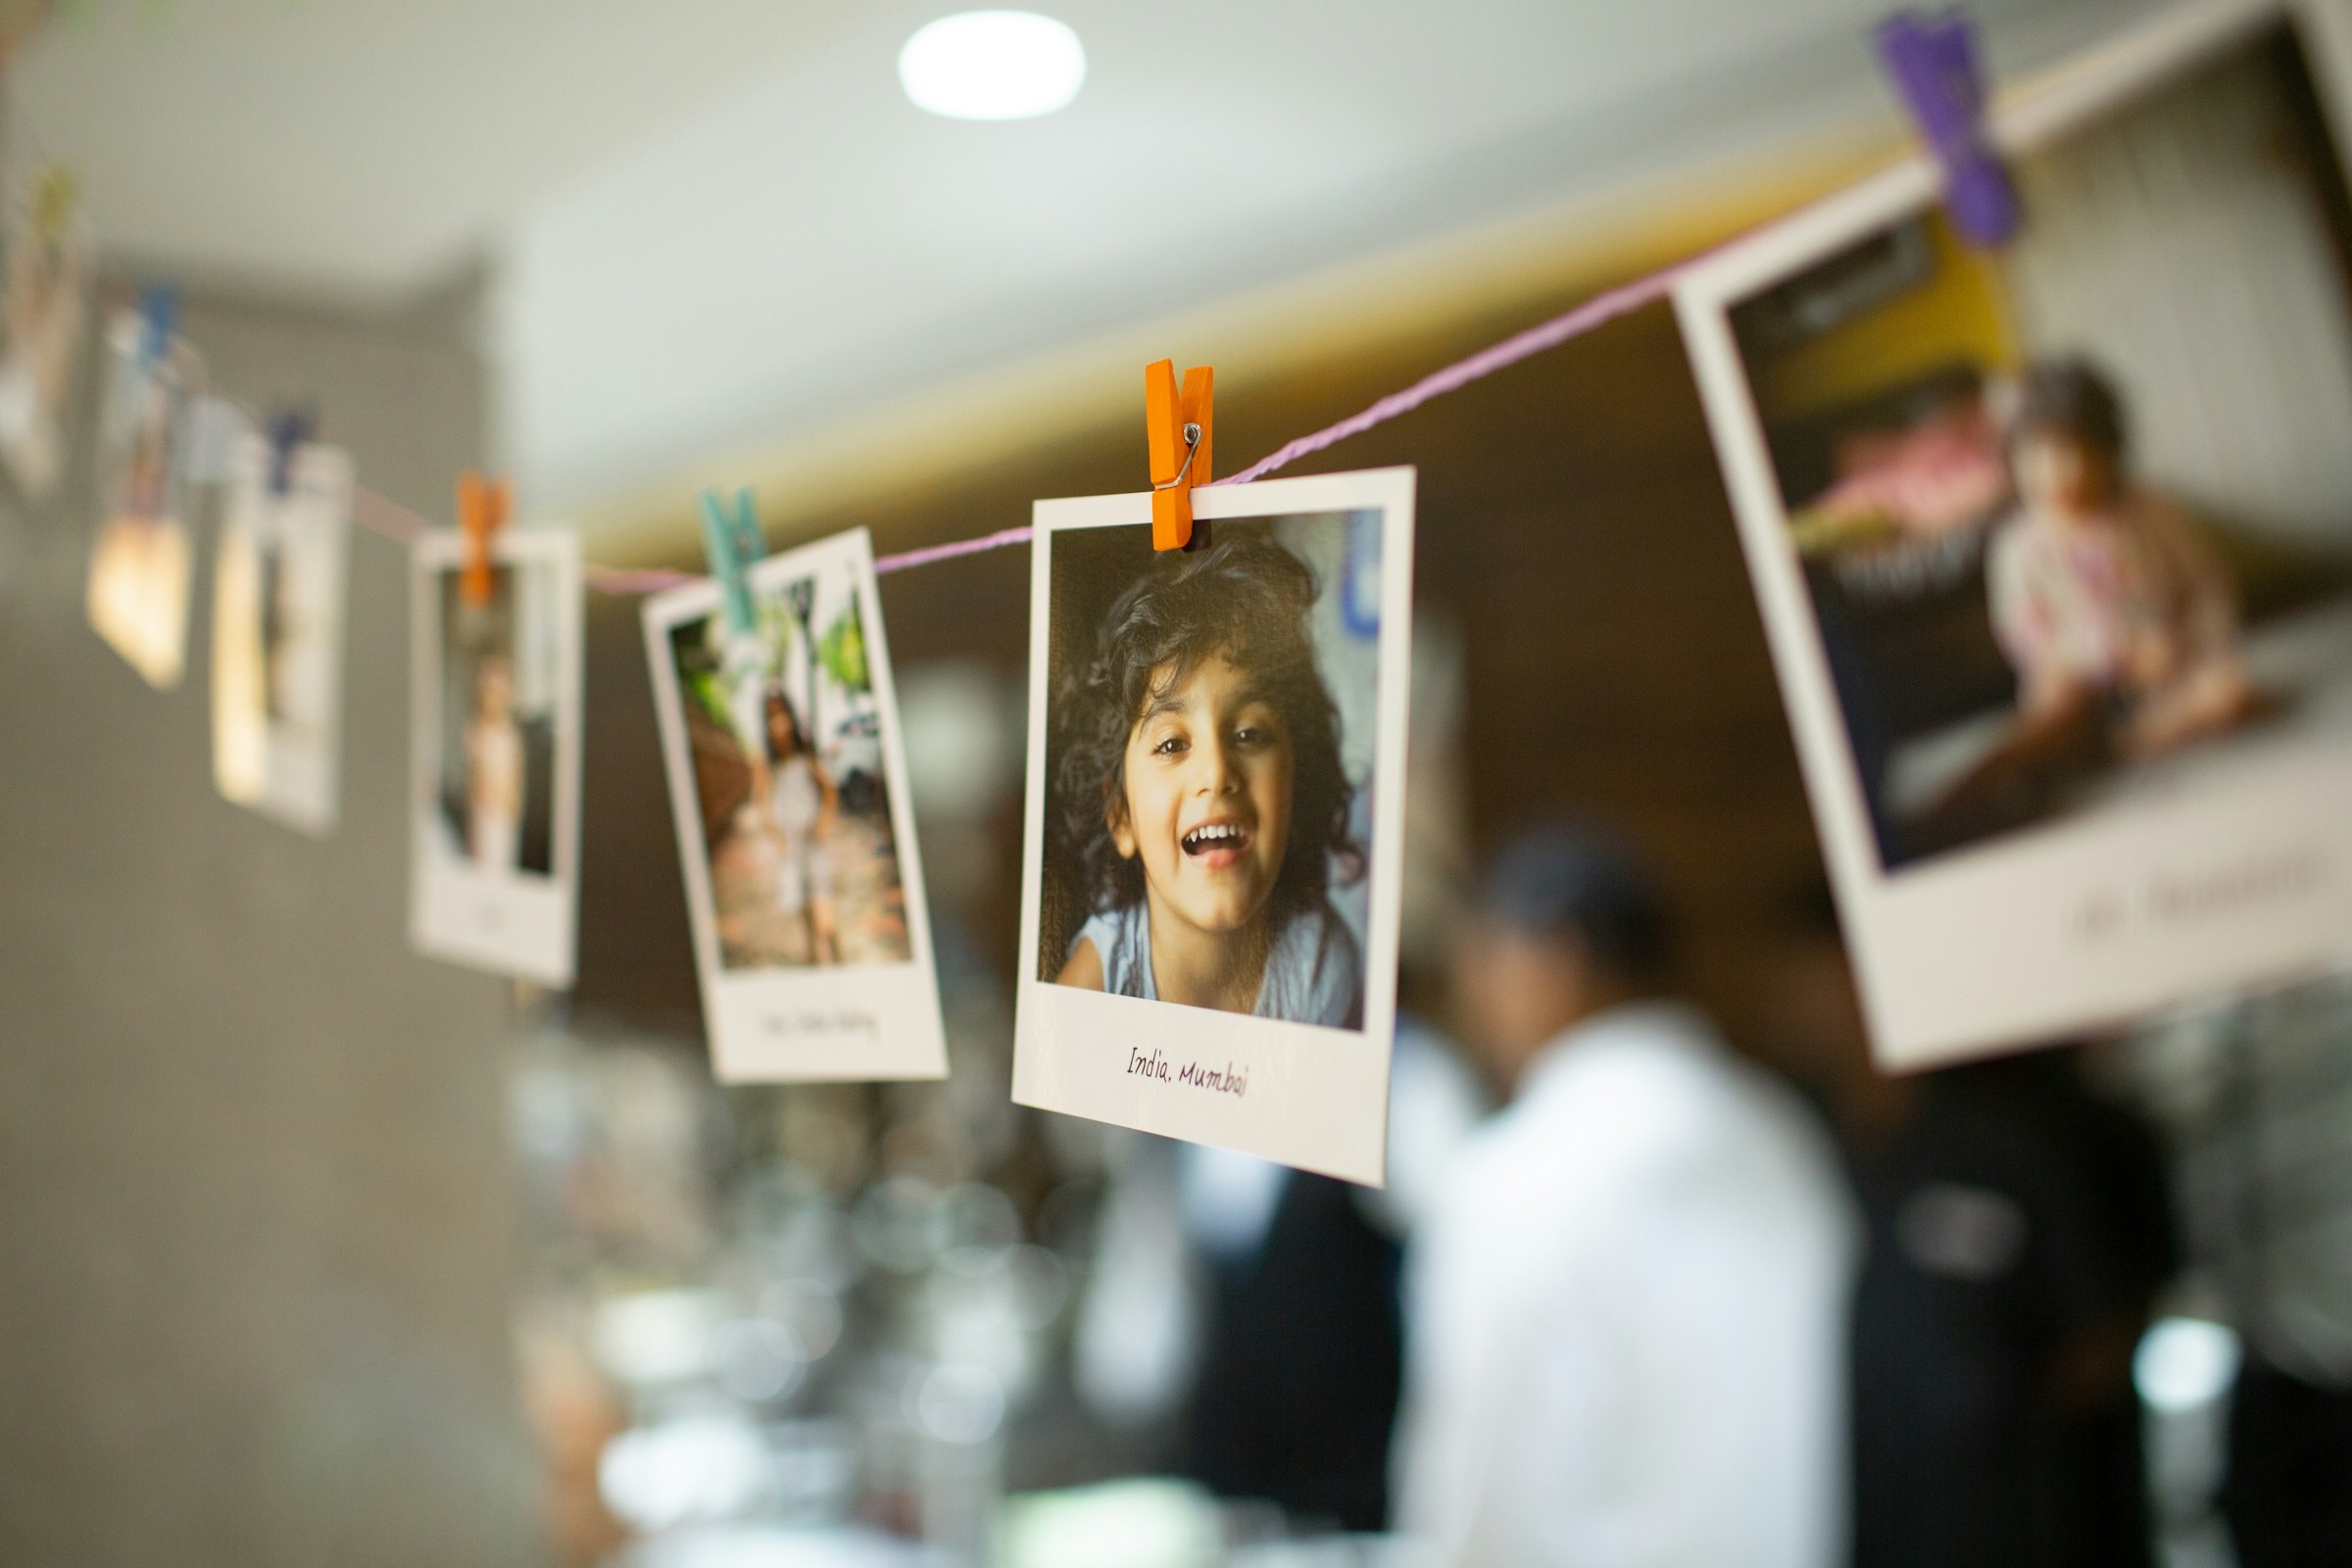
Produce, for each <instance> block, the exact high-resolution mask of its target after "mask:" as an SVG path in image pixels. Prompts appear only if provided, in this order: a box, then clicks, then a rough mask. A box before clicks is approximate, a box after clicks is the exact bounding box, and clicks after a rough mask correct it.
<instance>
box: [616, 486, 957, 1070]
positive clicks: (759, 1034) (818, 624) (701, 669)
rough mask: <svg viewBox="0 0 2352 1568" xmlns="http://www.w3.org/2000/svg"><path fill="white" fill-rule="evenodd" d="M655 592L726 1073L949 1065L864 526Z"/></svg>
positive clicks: (690, 879) (706, 971) (696, 898)
mask: <svg viewBox="0 0 2352 1568" xmlns="http://www.w3.org/2000/svg"><path fill="white" fill-rule="evenodd" d="M745 587H746V589H747V592H746V593H745V594H743V595H742V596H741V597H740V598H737V599H735V600H734V602H732V603H730V602H729V596H728V595H727V594H725V593H724V592H723V591H722V590H721V588H720V586H719V585H718V584H717V583H715V582H701V583H695V584H692V585H690V586H687V587H683V588H677V589H673V590H671V591H669V592H667V593H663V594H660V595H657V596H656V597H654V598H653V599H651V600H649V601H647V603H646V606H645V635H646V648H647V654H648V656H649V658H650V659H651V660H652V664H653V683H654V704H655V710H656V711H657V713H658V714H659V716H660V719H661V724H662V756H663V760H664V763H665V764H666V767H667V770H668V774H669V793H670V803H671V806H672V808H673V809H674V810H675V812H676V816H677V830H678V853H679V855H680V857H681V858H682V859H683V861H684V868H685V875H686V900H687V908H688V913H689V916H690V920H691V924H692V926H693V930H694V950H695V963H696V968H697V970H698V972H699V974H700V976H701V980H702V997H703V1021H704V1027H705V1030H706V1031H707V1033H708V1034H709V1036H710V1041H711V1064H712V1069H713V1071H714V1072H715V1073H716V1075H717V1076H718V1077H719V1078H720V1079H721V1080H724V1081H726V1082H730V1083H748V1082H787V1081H795V1080H811V1079H886V1078H938V1077H943V1076H945V1074H946V1072H947V1067H948V1058H947V1035H946V1028H945V1025H944V1024H943V1022H942V1021H941V1016H940V1008H939V988H938V981H937V979H936V976H935V973H934V971H933V968H932V961H931V927H930V918H929V911H928V910H927V908H926V907H925V906H924V902H923V874H922V860H921V857H920V856H919V854H918V853H917V851H916V847H915V838H914V815H913V810H912V806H911V800H910V797H909V795H908V793H907V761H906V757H905V753H904V751H903V748H902V744H901V739H900V731H899V709H898V696H897V693H896V691H895V689H894V688H893V686H892V683H891V669H890V650H889V644H888V642H887V640H886V639H885V637H884V634H883V629H882V609H881V604H880V601H879V599H878V598H877V596H876V594H875V591H874V558H873V547H872V544H871V542H870V541H869V540H868V538H867V536H866V533H865V530H863V529H862V528H860V529H857V530H855V531H853V532H850V533H844V534H837V535H835V536H833V537H832V538H829V539H821V540H818V541H817V542H815V543H814V544H809V545H804V546H802V547H801V548H799V549H797V550H789V551H785V552H783V553H782V554H780V555H775V556H770V557H767V558H766V559H764V560H762V561H760V562H758V563H757V564H754V565H753V566H752V568H751V569H750V570H749V571H748V572H747V573H745Z"/></svg>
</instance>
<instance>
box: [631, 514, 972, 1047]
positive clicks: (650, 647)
mask: <svg viewBox="0 0 2352 1568" xmlns="http://www.w3.org/2000/svg"><path fill="white" fill-rule="evenodd" d="M844 565H847V566H848V567H849V568H850V571H851V575H852V577H853V579H854V580H855V582H856V584H857V591H858V615H859V617H860V619H861V622H862V630H863V633H864V636H865V647H866V665H867V668H868V670H869V672H870V674H871V678H872V681H873V690H874V703H875V708H876V711H877V715H878V718H879V721H880V727H881V731H882V734H881V741H882V765H883V768H884V769H885V773H886V778H885V783H886V785H887V789H886V792H885V793H886V794H887V795H888V796H889V799H890V826H891V835H892V838H893V840H894V841H895V848H896V851H897V854H898V860H899V886H900V889H901V891H902V892H903V894H904V895H905V898H906V904H907V953H908V956H907V959H906V960H905V961H904V962H899V963H861V964H831V965H812V966H798V967H780V968H776V969H768V970H753V971H730V970H728V969H727V968H726V967H725V966H724V965H723V964H722V963H721V962H720V961H719V949H718V921H717V912H716V906H715V903H714V901H713V897H712V891H711V860H710V853H709V846H707V845H706V844H705V843H704V842H703V823H702V809H701V806H700V804H699V802H698V797H697V795H696V790H695V781H694V763H693V761H692V760H691V759H690V758H689V756H688V741H687V734H686V714H685V709H684V704H683V700H682V698H681V697H680V695H679V692H678V676H677V669H676V666H675V662H674V660H673V657H672V655H671V652H670V645H669V638H670V633H671V631H672V630H673V629H674V628H676V627H677V626H678V625H679V624H681V623H682V622H685V621H691V620H700V619H703V618H705V617H708V616H710V615H712V614H715V613H717V612H718V608H719V593H718V585H717V584H716V583H715V582H710V581H704V582H697V583H691V584H688V585H686V586H684V587H681V588H672V589H670V590H668V591H666V592H664V593H661V594H657V595H655V596H654V597H653V598H651V599H648V600H647V601H646V604H645V610H644V623H645V641H646V657H647V659H648V661H649V662H650V668H651V670H652V674H653V685H654V711H655V713H656V715H657V716H658V717H659V719H660V721H661V730H662V770H663V773H664V775H665V776H666V777H667V779H668V781H669V799H670V806H671V810H672V814H673V818H674V821H675V824H676V827H677V843H678V859H679V864H680V868H681V869H682V870H683V872H684V874H685V879H686V910H687V916H688V920H689V923H690V924H691V925H692V927H693V931H694V966H695V973H696V976H697V978H698V979H699V980H700V982H701V987H702V998H703V1027H704V1032H705V1034H706V1035H707V1036H708V1038H709V1041H710V1046H711V1071H712V1073H713V1074H714V1075H715V1076H716V1077H717V1078H718V1079H719V1081H720V1082H722V1083H795V1082H842V1081H875V1082H878V1081H882V1080H897V1079H916V1078H944V1077H946V1076H947V1071H948V1049H947V1026H946V1022H945V1019H944V1018H943V1016H942V1014H941V1011H940V1005H939V979H938V973H937V971H936V969H935V967H934V965H933V960H932V949H931V913H930V906H929V905H928V903H927V902H926V900H925V898H924V893H923V866H922V852H921V849H920V847H919V845H918V844H917V842H916V839H915V832H914V806H913V794H912V791H911V790H910V789H909V788H908V786H907V754H906V747H905V744H904V741H903V739H902V736H901V733H900V727H899V694H898V686H897V682H896V680H895V678H894V675H893V671H892V668H891V662H890V639H889V636H888V633H887V631H886V630H885V628H884V626H883V622H882V603H881V597H880V595H879V593H878V592H877V589H876V579H875V576H874V549H873V541H872V539H871V538H870V537H869V536H868V534H867V533H866V530H865V529H863V528H853V529H851V530H849V531H848V532H846V533H838V534H834V535H832V536H831V537H829V538H824V539H819V540H816V541H814V542H813V543H810V544H806V545H802V546H799V547H798V548H795V549H791V550H786V551H782V552H780V553H778V554H776V555H772V556H767V557H763V558H762V559H761V560H760V561H759V562H758V563H756V564H754V565H753V566H752V568H751V572H750V577H751V583H752V588H753V591H754V592H755V593H757V592H760V591H761V590H763V589H766V588H769V587H771V586H773V585H775V584H779V583H784V582H789V581H792V580H793V579H795V578H799V577H806V576H809V575H811V574H813V573H817V572H823V571H832V570H839V569H840V568H841V567H843V566H844Z"/></svg>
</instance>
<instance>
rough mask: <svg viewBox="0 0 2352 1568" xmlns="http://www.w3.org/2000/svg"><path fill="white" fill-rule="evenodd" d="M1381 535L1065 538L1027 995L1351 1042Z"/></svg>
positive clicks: (1346, 517)
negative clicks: (1329, 1030) (1171, 544)
mask: <svg viewBox="0 0 2352 1568" xmlns="http://www.w3.org/2000/svg"><path fill="white" fill-rule="evenodd" d="M1379 521H1380V519H1379V515H1377V514H1371V513H1365V514H1345V513H1343V514H1334V515H1315V516H1296V517H1281V518H1271V519H1263V518H1251V519H1241V520H1234V521H1226V522H1218V523H1216V524H1214V525H1213V528H1212V529H1211V530H1210V532H1211V535H1212V537H1211V538H1210V540H1209V541H1208V542H1207V543H1206V544H1205V545H1199V546H1196V548H1194V549H1192V550H1188V551H1174V552H1165V553H1160V552H1153V551H1152V550H1151V549H1150V548H1149V546H1148V544H1147V543H1145V542H1144V541H1141V540H1139V538H1138V537H1137V535H1136V532H1135V530H1132V529H1124V528H1104V529H1099V530H1091V531H1087V532H1077V533H1071V534H1067V535H1064V536H1062V537H1061V538H1059V539H1058V540H1057V542H1056V547H1055V548H1056V565H1055V573H1054V605H1053V613H1054V643H1053V657H1052V665H1053V668H1052V672H1051V673H1052V684H1051V687H1050V691H1051V699H1050V701H1051V710H1050V711H1049V715H1048V773H1047V801H1046V812H1047V819H1046V833H1047V839H1046V845H1045V866H1044V871H1045V881H1044V896H1043V899H1042V901H1041V920H1040V932H1039V936H1040V945H1039V952H1038V956H1037V961H1038V973H1039V978H1041V979H1044V980H1048V981H1051V982H1053V983H1054V984H1058V985H1062V986H1070V987H1077V988H1082V989H1086V990H1093V991H1107V992H1110V993H1112V994H1114V995H1119V996H1128V997H1140V998H1144V999H1147V1000H1152V1001H1161V1002H1174V1003H1181V1004H1184V1005H1191V1006H1199V1007H1209V1008H1214V1009H1217V1010H1219V1011H1224V1012H1237V1013H1248V1014H1251V1015H1254V1016H1257V1017H1262V1018H1273V1019H1280V1020H1284V1021H1288V1022H1294V1023H1309V1024H1321V1025H1326V1026H1331V1027H1336V1028H1344V1029H1360V1028H1362V1027H1363V1021H1364V997H1365V989H1364V956H1363V955H1364V946H1365V943H1364V922H1365V910H1366V908H1367V899H1368V887H1367V883H1368V876H1367V868H1368V858H1367V854H1366V850H1365V845H1366V843H1367V842H1368V839H1367V830H1368V827H1369V809H1370V800H1369V792H1368V788H1367V786H1368V784H1369V778H1370V769H1371V736H1372V731H1373V729H1374V728H1375V727H1376V712H1377V706H1376V702H1375V691H1374V685H1375V680H1374V677H1375V671H1376V662H1375V656H1376V653H1377V645H1378V633H1379V625H1378V617H1377V614H1374V615H1372V616H1370V617H1369V619H1367V618H1366V617H1364V616H1363V615H1362V614H1360V613H1355V614H1351V613H1349V610H1348V606H1349V605H1350V604H1352V603H1354V600H1353V598H1352V597H1351V593H1350V589H1351V584H1350V581H1349V578H1350V575H1351V574H1353V573H1358V572H1360V571H1361V570H1362V569H1363V568H1364V565H1365V564H1366V562H1367V561H1368V562H1369V564H1370V567H1371V570H1372V572H1373V573H1374V574H1375V575H1377V569H1378V553H1377V545H1376V540H1377V529H1378V526H1379ZM1310 563H1311V564H1310Z"/></svg>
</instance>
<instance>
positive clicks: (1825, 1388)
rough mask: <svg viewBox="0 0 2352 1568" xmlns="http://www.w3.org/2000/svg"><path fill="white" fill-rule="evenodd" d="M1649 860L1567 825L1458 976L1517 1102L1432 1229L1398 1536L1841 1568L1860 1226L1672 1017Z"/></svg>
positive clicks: (1402, 1435)
mask: <svg viewBox="0 0 2352 1568" xmlns="http://www.w3.org/2000/svg"><path fill="white" fill-rule="evenodd" d="M1668 947H1669V942H1668V921H1667V919H1666V916H1665V912H1664V908H1663V906H1662V905H1661V903H1660V901H1659V899H1658V896H1657V895H1656V894H1655V892H1654V891H1653V890H1652V888H1651V886H1650V883H1649V882H1648V880H1647V878H1646V877H1645V876H1644V875H1643V873H1642V871H1641V869H1640V868H1639V866H1638V865H1637V864H1636V863H1635V862H1634V861H1633V860H1632V859H1631V858H1629V857H1628V856H1627V855H1626V854H1625V853H1624V852H1623V851H1622V850H1621V849H1619V848H1618V847H1616V846H1615V845H1614V844H1612V843H1611V842H1609V841H1607V840H1605V839H1602V838H1599V837H1596V836H1593V835H1591V834H1588V833H1584V832H1581V831H1578V830H1576V829H1573V828H1569V827H1565V826H1552V827H1546V828H1543V829H1539V830H1537V831H1535V832H1532V833H1530V834H1528V835H1526V836H1524V837H1522V838H1521V839H1519V840H1518V841H1517V842H1515V843H1514V844H1512V845H1511V847H1510V848H1509V849H1508V850H1506V851H1505V852H1504V853H1503V855H1502V856H1501V857H1500V858H1498V859H1497V861H1496V862H1495V866H1494V868H1493V870H1492V872H1491V873H1490V875H1489V877H1488V880H1487V882H1486V884H1485V886H1484V887H1483V889H1482V891H1481V897H1480V899H1479V907H1478V910H1477V914H1476V917H1475V919H1474V920H1473V921H1472V923H1471V927H1470V929H1469V931H1468V932H1467V933H1466V938H1465V941H1464V942H1463V945H1462V950H1461V954H1460V957H1459V969H1458V995H1459V1001H1460V1004H1461V1009H1462V1017H1463V1022H1464V1024H1465V1026H1466V1028H1467V1030H1468V1032H1469V1033H1470V1035H1471V1036H1472V1039H1471V1042H1470V1043H1471V1046H1472V1049H1473V1050H1474V1051H1475V1052H1476V1053H1477V1054H1479V1056H1480V1058H1481V1060H1482V1063H1483V1064H1484V1065H1485V1066H1486V1068H1487V1069H1488V1071H1489V1072H1490V1073H1491V1074H1492V1076H1493V1077H1494V1079H1495V1086H1496V1087H1497V1089H1499V1090H1500V1091H1501V1093H1502V1094H1503V1095H1504V1097H1505V1098H1506V1099H1507V1100H1508V1102H1509V1103H1508V1104H1507V1106H1506V1108H1504V1109H1503V1110H1502V1111H1501V1112H1500V1113H1499V1114H1497V1115H1496V1116H1495V1117H1494V1118H1493V1119H1492V1120H1491V1121H1490V1122H1488V1123H1487V1124H1486V1125H1485V1126H1484V1127H1483V1128H1482V1129H1481V1130H1480V1131H1479V1132H1478V1133H1477V1134H1476V1135H1474V1136H1473V1138H1472V1139H1471V1141H1470V1143H1469V1145H1468V1146H1467V1148H1466V1149H1465V1150H1464V1151H1463V1152H1462V1153H1461V1155H1460V1157H1459V1159H1458V1160H1457V1161H1456V1163H1455V1165H1454V1168H1453V1170H1452V1171H1451V1173H1450V1176H1449V1180H1448V1182H1447V1185H1446V1189H1445V1191H1444V1193H1443V1194H1442V1196H1441V1197H1440V1199H1439V1200H1438V1203H1437V1206H1436V1207H1435V1209H1434V1210H1433V1211H1432V1212H1431V1214H1430V1215H1429V1217H1428V1220H1427V1222H1426V1224H1425V1225H1424V1227H1423V1229H1422V1230H1421V1231H1420V1233H1419V1234H1418V1235H1417V1236H1416V1237H1415V1239H1414V1243H1413V1247H1412V1250H1411V1255H1410V1257H1409V1258H1408V1260H1407V1265H1406V1268H1407V1273H1406V1283H1405V1325H1406V1337H1407V1338H1406V1381H1405V1404H1404V1409H1403V1413H1402V1414H1401V1416H1400V1417H1399V1422H1400V1426H1399V1442H1398V1445H1397V1501H1398V1508H1399V1512H1398V1521H1397V1522H1398V1525H1399V1528H1400V1529H1401V1531H1402V1532H1403V1533H1404V1534H1406V1535H1408V1536H1411V1537H1414V1538H1417V1539H1418V1540H1419V1542H1420V1543H1421V1544H1423V1545H1424V1546H1425V1547H1426V1548H1427V1549H1428V1551H1429V1554H1430V1555H1429V1560H1430V1561H1432V1562H1434V1563H1439V1564H1444V1565H1447V1568H1452V1565H1476V1568H1535V1565H1550V1564H1558V1565H1563V1568H1634V1565H1643V1568H1648V1565H1668V1564H1675V1565H1690V1568H1734V1565H1754V1568H1829V1565H1830V1564H1832V1563H1833V1562H1835V1561H1838V1560H1841V1558H1842V1555H1843V1550H1844V1544H1845V1543H1844V1534H1845V1531H1844V1515H1845V1495H1844V1482H1843V1477H1844V1474H1845V1462H1844V1460H1845V1454H1844V1438H1843V1434H1844V1430H1845V1390H1844V1380H1843V1371H1842V1368H1843V1363H1844V1338H1843V1337H1844V1327H1845V1299H1846V1295H1847V1289H1848V1281H1849V1277H1850V1261H1849V1260H1850V1255H1851V1251H1852V1240H1851V1228H1852V1227H1851V1221H1850V1219H1849V1217H1848V1213H1847V1209H1846V1200H1845V1199H1844V1197H1843V1195H1842V1186H1841V1183H1840V1181H1839V1178H1838V1168H1837V1165H1836V1162H1835V1156H1834V1154H1833V1153H1832V1152H1831V1151H1830V1146H1829V1144H1828V1142H1827V1139H1826V1137H1825V1136H1824V1134H1823V1133H1822V1132H1821V1130H1820V1129H1819V1128H1818V1127H1817V1126H1816V1124H1815V1120H1814V1118H1813V1116H1812V1115H1811V1114H1810V1112H1809V1111H1808V1110H1807V1109H1806V1108H1805V1106H1804V1105H1803V1104H1802V1103H1800V1102H1798V1101H1797V1100H1796V1099H1795V1098H1794V1097H1793V1095H1791V1094H1790V1093H1789V1091H1788V1090H1786V1089H1784V1088H1783V1087H1782V1086H1781V1085H1780V1084H1779V1083H1778V1082H1777V1081H1775V1080H1773V1079H1772V1078H1770V1077H1768V1076H1767V1075H1766V1074H1765V1073H1764V1072H1762V1071H1761V1070H1760V1069H1758V1068H1756V1067H1753V1066H1751V1065H1749V1064H1748V1063H1746V1062H1744V1061H1742V1060H1740V1058H1739V1057H1737V1056H1735V1055H1734V1054H1732V1053H1731V1052H1730V1051H1729V1050H1728V1049H1727V1048H1726V1047H1725V1046H1724V1045H1723V1043H1722V1042H1721V1040H1720V1039H1719V1038H1718V1037H1717V1036H1716V1034H1715V1032H1714V1030H1713V1028H1712V1027H1711V1026H1710V1025H1709V1024H1708V1022H1707V1020H1706V1019H1705V1018H1704V1017H1703V1016H1701V1015H1700V1014H1699V1013H1698V1012H1697V1011H1695V1010H1694V1009H1692V1008H1691V1007H1689V1006H1686V1005H1680V1004H1677V1003H1672V1002H1667V1001H1663V1000H1660V999H1659V998H1658V996H1657V994H1656V987H1657V985H1658V983H1659V981H1660V978H1661V976H1662V974H1663V972H1664V970H1665V967H1666V963H1667V958H1668Z"/></svg>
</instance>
